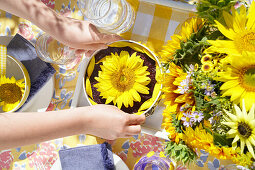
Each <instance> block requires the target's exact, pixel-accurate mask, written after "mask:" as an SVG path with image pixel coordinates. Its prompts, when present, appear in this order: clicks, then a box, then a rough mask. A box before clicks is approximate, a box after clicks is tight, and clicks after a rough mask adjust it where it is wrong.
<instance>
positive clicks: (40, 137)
mask: <svg viewBox="0 0 255 170" xmlns="http://www.w3.org/2000/svg"><path fill="white" fill-rule="evenodd" d="M88 111H89V107H86V108H82V109H79V108H77V109H72V110H62V111H52V112H43V113H40V112H35V113H25V112H23V113H1V114H0V150H2V149H7V148H13V147H18V146H23V145H28V144H34V143H39V142H42V141H47V140H51V139H56V138H59V137H64V136H70V135H75V134H81V133H85V131H86V128H85V126H86V124H88V123H86V122H89V120H90V117H89V116H87V117H86V115H88V114H86V113H85V112H88Z"/></svg>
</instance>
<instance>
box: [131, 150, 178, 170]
mask: <svg viewBox="0 0 255 170" xmlns="http://www.w3.org/2000/svg"><path fill="white" fill-rule="evenodd" d="M172 169H174V163H173V162H172V161H171V160H170V159H169V158H167V157H166V156H165V155H164V153H163V152H160V153H155V152H153V151H151V152H149V153H148V154H147V155H144V156H142V157H141V158H140V159H139V160H138V161H137V162H136V164H135V165H134V170H172Z"/></svg>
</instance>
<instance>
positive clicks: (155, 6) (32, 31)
mask: <svg viewBox="0 0 255 170" xmlns="http://www.w3.org/2000/svg"><path fill="white" fill-rule="evenodd" d="M42 1H43V2H44V3H45V4H46V5H47V6H49V7H50V8H52V9H54V10H55V11H57V12H58V13H61V14H64V13H66V12H70V17H73V18H76V19H84V18H83V16H82V15H81V12H80V11H79V9H78V7H77V0H58V1H57V0H42ZM127 1H129V2H130V3H131V4H132V5H133V7H134V9H135V11H136V20H135V23H134V25H133V27H132V28H131V29H130V30H129V31H128V32H126V33H124V34H122V35H121V36H122V37H123V38H124V39H131V40H134V41H137V42H141V43H144V44H146V45H147V46H148V47H149V48H150V49H152V50H153V51H154V52H155V54H157V53H158V52H159V51H160V50H161V48H162V46H163V45H164V44H166V42H167V41H168V40H170V39H171V35H173V34H174V31H175V29H176V28H177V26H178V25H179V24H180V23H183V22H184V21H185V20H186V19H187V18H189V17H191V16H194V13H192V12H191V11H192V9H193V7H192V6H190V5H187V4H183V3H180V2H176V1H171V0H159V1H156V0H146V1H138V0H127ZM0 12H1V13H0V16H1V20H0V35H1V36H11V35H15V34H16V33H20V34H21V35H22V36H24V37H25V38H26V39H28V40H30V41H31V42H35V41H36V38H37V37H38V36H39V35H40V34H42V33H43V32H42V31H41V30H40V29H39V28H38V27H36V26H35V25H34V24H32V23H31V22H29V21H27V20H25V19H22V18H18V17H16V16H14V15H11V14H9V13H6V12H4V11H0ZM77 68H79V67H78V66H77V67H76V68H75V69H73V70H72V72H66V71H65V70H59V72H60V73H61V74H60V73H57V74H56V75H55V78H54V81H55V82H54V84H55V88H54V94H55V95H54V96H53V97H52V99H51V102H50V103H49V106H48V109H47V110H48V111H51V110H60V109H68V108H70V107H76V106H83V105H86V103H85V104H84V99H82V97H80V96H79V93H78V91H79V90H82V86H81V83H80V84H79V83H77V81H78V82H80V81H81V80H80V79H79V75H80V77H83V76H81V75H82V70H83V69H82V68H79V69H77ZM76 84H79V85H78V86H77V85H76ZM160 112H161V111H158V113H157V114H155V115H154V116H153V117H151V118H149V119H147V120H146V123H147V127H149V128H152V129H155V131H158V130H159V129H160V123H161V122H160V121H161V120H162V116H161V114H160ZM155 120H156V121H157V122H159V123H156V124H155ZM145 131H146V130H145ZM152 132H153V131H149V133H152ZM158 136H160V135H158ZM165 141H166V140H165V139H162V138H159V137H156V136H153V135H148V134H145V133H142V134H140V135H135V136H133V137H131V138H125V139H118V140H116V141H115V143H114V144H113V145H112V148H113V152H114V153H115V154H117V155H118V156H119V157H121V159H122V160H123V161H124V162H125V163H126V164H127V166H128V167H129V168H130V169H132V168H133V166H134V164H135V162H136V161H137V160H138V159H139V158H140V157H141V156H142V155H145V154H146V153H148V152H150V151H154V152H160V151H164V142H165ZM102 142H104V140H103V139H100V138H97V137H94V136H89V135H76V136H69V137H65V138H61V139H55V140H52V141H46V142H43V143H40V144H34V145H29V146H24V147H20V148H15V149H11V150H5V151H0V169H16V170H21V169H34V168H35V166H36V165H38V164H40V165H43V167H44V168H45V169H50V167H52V165H53V164H54V162H55V161H56V160H57V159H58V151H59V150H60V149H62V148H68V147H76V146H81V145H91V144H97V143H102ZM201 155H202V156H206V159H203V160H201V159H200V158H201V156H200V158H199V160H198V161H200V162H199V164H198V165H199V166H194V167H195V168H194V169H198V167H199V168H200V169H203V168H204V169H208V167H215V162H216V163H217V161H218V160H217V159H215V158H211V157H210V156H208V154H207V153H204V152H202V153H201ZM221 164H224V162H223V161H221ZM179 168H180V169H182V166H181V165H180V166H179ZM191 169H192V168H191Z"/></svg>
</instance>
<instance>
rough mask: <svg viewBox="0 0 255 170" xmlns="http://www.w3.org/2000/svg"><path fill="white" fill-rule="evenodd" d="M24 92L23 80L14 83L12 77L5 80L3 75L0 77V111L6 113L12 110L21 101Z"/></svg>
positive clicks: (14, 80)
mask: <svg viewBox="0 0 255 170" xmlns="http://www.w3.org/2000/svg"><path fill="white" fill-rule="evenodd" d="M24 91H25V82H24V79H21V80H18V81H16V79H15V78H14V77H11V79H10V78H7V77H5V76H3V75H1V77H0V100H1V102H0V106H3V108H2V110H3V111H4V112H8V111H11V110H13V109H14V108H15V107H16V106H17V105H18V104H19V102H20V100H21V99H22V96H23V94H24Z"/></svg>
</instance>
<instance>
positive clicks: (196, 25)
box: [159, 18, 204, 63]
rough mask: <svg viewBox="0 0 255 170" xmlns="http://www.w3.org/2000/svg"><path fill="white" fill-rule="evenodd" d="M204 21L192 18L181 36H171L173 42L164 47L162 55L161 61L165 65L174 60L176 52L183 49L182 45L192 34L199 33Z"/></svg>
mask: <svg viewBox="0 0 255 170" xmlns="http://www.w3.org/2000/svg"><path fill="white" fill-rule="evenodd" d="M203 24H204V20H202V19H200V18H192V19H191V20H189V21H186V22H185V23H184V24H183V26H182V28H181V31H180V33H179V34H174V35H173V36H171V40H170V41H168V42H167V44H166V46H164V47H163V49H162V51H161V52H160V53H159V54H160V57H161V58H160V59H161V61H162V62H163V63H168V62H170V61H171V60H172V59H173V55H174V54H175V51H176V50H178V49H181V46H180V43H181V42H186V41H187V40H188V39H189V38H190V36H191V34H192V33H195V32H197V31H198V30H199V29H201V28H202V26H203Z"/></svg>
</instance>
